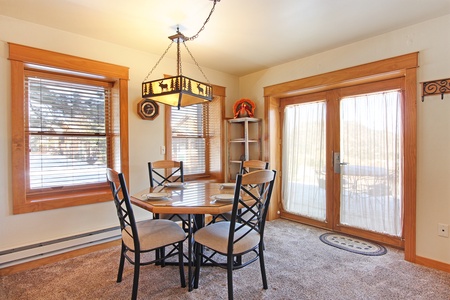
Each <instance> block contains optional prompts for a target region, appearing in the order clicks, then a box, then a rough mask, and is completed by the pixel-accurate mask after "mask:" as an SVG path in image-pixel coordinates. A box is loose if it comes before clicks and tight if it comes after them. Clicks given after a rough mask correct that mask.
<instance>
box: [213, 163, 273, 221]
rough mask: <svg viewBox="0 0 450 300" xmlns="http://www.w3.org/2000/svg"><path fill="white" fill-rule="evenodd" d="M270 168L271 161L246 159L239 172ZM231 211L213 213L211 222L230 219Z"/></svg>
mask: <svg viewBox="0 0 450 300" xmlns="http://www.w3.org/2000/svg"><path fill="white" fill-rule="evenodd" d="M268 169H269V162H267V161H262V160H256V159H255V160H244V161H241V163H240V166H239V173H240V174H246V173H249V172H252V171H256V170H268ZM230 218H231V213H229V212H226V213H222V214H220V215H213V216H212V219H211V223H215V222H218V221H221V220H230Z"/></svg>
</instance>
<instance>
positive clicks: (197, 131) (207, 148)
mask: <svg viewBox="0 0 450 300" xmlns="http://www.w3.org/2000/svg"><path fill="white" fill-rule="evenodd" d="M220 108H221V101H220V99H216V98H214V99H213V101H211V102H209V103H205V104H196V105H191V106H186V107H182V108H181V109H177V108H176V107H172V108H171V128H172V159H173V160H176V161H183V167H184V174H185V175H186V176H189V175H194V176H195V175H197V176H210V175H211V174H212V173H215V172H220V169H221V165H220V161H221V159H220V158H221V142H220V138H221V128H222V126H221V122H222V119H221V109H220Z"/></svg>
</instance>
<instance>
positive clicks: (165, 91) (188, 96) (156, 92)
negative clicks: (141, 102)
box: [142, 75, 212, 109]
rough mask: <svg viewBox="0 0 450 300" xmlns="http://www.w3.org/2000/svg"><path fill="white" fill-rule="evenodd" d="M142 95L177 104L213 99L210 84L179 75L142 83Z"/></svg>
mask: <svg viewBox="0 0 450 300" xmlns="http://www.w3.org/2000/svg"><path fill="white" fill-rule="evenodd" d="M142 97H143V98H147V99H152V100H155V101H157V102H160V103H163V104H167V105H170V106H176V107H178V109H179V108H180V107H181V106H188V105H192V104H199V103H204V102H208V101H211V100H212V87H211V85H209V84H205V83H203V82H200V81H197V80H195V79H191V78H189V77H186V76H182V75H178V76H173V77H167V78H164V79H158V80H153V81H146V82H143V83H142Z"/></svg>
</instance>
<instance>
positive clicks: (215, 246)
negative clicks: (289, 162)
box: [194, 170, 276, 299]
mask: <svg viewBox="0 0 450 300" xmlns="http://www.w3.org/2000/svg"><path fill="white" fill-rule="evenodd" d="M275 175H276V171H274V170H258V171H253V172H250V173H247V174H238V175H237V177H236V188H235V190H234V200H233V209H232V211H231V219H230V221H221V222H216V223H212V224H209V225H207V226H205V227H203V228H201V229H199V230H198V231H197V232H195V233H194V241H195V253H196V258H195V281H194V288H198V285H199V277H200V268H201V265H202V264H203V263H212V264H213V265H215V266H218V267H221V268H225V269H227V283H228V299H233V270H236V269H240V268H243V267H245V266H247V265H249V264H250V263H252V262H255V261H256V260H258V259H259V263H260V271H261V276H262V282H263V288H264V289H267V288H268V284H267V278H266V271H265V264H264V227H265V223H266V216H267V210H268V207H269V205H270V198H271V195H272V189H273V185H274V182H275ZM252 186H256V187H252ZM244 215H245V218H244ZM206 249H207V251H206ZM220 257H225V258H226V264H223V263H221V261H220ZM219 287H220V285H218V288H219ZM218 292H219V291H218Z"/></svg>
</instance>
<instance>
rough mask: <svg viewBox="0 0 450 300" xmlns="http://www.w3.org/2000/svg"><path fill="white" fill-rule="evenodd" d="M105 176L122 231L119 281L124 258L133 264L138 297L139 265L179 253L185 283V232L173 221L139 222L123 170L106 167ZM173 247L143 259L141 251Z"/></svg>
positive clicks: (135, 289)
mask: <svg viewBox="0 0 450 300" xmlns="http://www.w3.org/2000/svg"><path fill="white" fill-rule="evenodd" d="M106 178H107V180H108V182H109V184H110V187H111V191H112V195H113V199H114V204H115V206H116V209H117V216H118V217H119V222H120V228H121V233H122V248H121V251H120V263H119V271H118V274H117V282H121V281H122V273H123V268H124V263H125V259H126V260H127V261H128V262H130V263H131V264H133V265H134V279H133V291H132V296H131V299H136V298H137V293H138V283H139V270H140V266H143V265H149V264H154V263H156V262H160V261H163V260H164V259H167V258H169V257H172V256H178V266H179V273H180V281H181V286H182V287H185V286H186V281H185V276H184V268H183V241H184V240H185V238H186V234H185V232H184V231H183V229H182V228H181V227H180V226H179V225H178V224H177V223H175V222H173V221H170V220H153V219H151V220H147V221H143V222H139V223H136V220H135V218H134V213H133V208H132V205H131V202H130V197H129V194H128V189H127V186H126V182H125V178H124V176H123V174H122V173H118V172H116V171H114V170H111V169H107V170H106ZM164 247H170V249H171V250H170V251H169V252H168V253H167V254H165V255H164V256H161V257H159V258H155V259H149V260H145V261H141V254H143V253H147V252H150V251H154V250H157V249H161V248H164Z"/></svg>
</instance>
